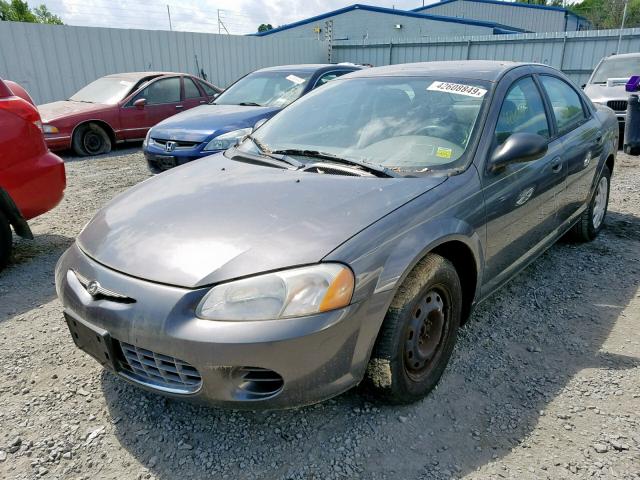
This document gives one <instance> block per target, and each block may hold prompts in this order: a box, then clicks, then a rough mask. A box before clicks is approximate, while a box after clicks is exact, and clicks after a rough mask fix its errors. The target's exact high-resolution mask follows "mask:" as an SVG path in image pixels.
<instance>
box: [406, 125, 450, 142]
mask: <svg viewBox="0 0 640 480" xmlns="http://www.w3.org/2000/svg"><path fill="white" fill-rule="evenodd" d="M415 134H416V135H426V136H428V137H438V138H442V139H444V140H449V137H451V127H443V126H442V125H425V126H424V127H422V128H421V129H420V130H418V131H417V132H416V133H415Z"/></svg>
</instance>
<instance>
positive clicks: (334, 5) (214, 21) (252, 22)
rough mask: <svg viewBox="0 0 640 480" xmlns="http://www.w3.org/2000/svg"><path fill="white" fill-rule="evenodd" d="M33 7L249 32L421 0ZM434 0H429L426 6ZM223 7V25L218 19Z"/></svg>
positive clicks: (140, 1) (93, 20)
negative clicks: (350, 9) (357, 7)
mask: <svg viewBox="0 0 640 480" xmlns="http://www.w3.org/2000/svg"><path fill="white" fill-rule="evenodd" d="M28 2H29V4H30V5H31V6H32V7H33V6H36V5H39V4H40V3H44V4H45V5H46V6H47V7H48V8H49V10H51V11H52V12H53V13H55V14H56V15H58V16H59V17H61V18H62V21H63V22H64V23H66V24H68V25H85V26H91V27H120V28H143V29H149V30H159V29H163V30H168V29H169V15H168V13H167V5H169V11H170V14H171V23H172V27H173V29H174V30H181V31H192V32H210V33H218V29H219V28H220V30H221V33H227V32H226V31H225V29H224V27H226V29H227V31H228V33H232V34H246V33H254V32H255V31H256V30H257V28H258V25H260V24H261V23H271V24H272V25H273V26H274V27H277V26H278V25H284V24H286V23H291V22H296V21H298V20H302V19H305V18H308V17H312V16H314V15H319V14H321V13H325V12H328V11H331V10H336V9H338V8H343V7H346V6H348V5H352V4H353V3H364V4H367V5H376V6H380V7H387V8H392V7H394V6H395V8H398V9H404V10H407V9H412V8H416V7H419V6H421V5H422V3H423V2H422V0H389V1H376V0H369V1H364V0H360V2H358V0H353V1H349V0H342V1H340V0H89V1H87V0H28ZM435 2H436V0H425V2H424V3H425V4H427V5H428V4H430V3H435ZM218 10H220V18H221V23H222V24H223V25H224V27H223V26H222V25H220V26H219V23H218Z"/></svg>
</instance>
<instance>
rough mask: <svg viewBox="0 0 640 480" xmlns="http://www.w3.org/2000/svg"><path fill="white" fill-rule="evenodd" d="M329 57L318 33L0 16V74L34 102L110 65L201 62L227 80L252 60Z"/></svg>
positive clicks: (134, 67)
mask: <svg viewBox="0 0 640 480" xmlns="http://www.w3.org/2000/svg"><path fill="white" fill-rule="evenodd" d="M326 61H327V45H326V44H325V43H324V42H320V41H317V40H300V39H296V40H291V39H285V38H277V37H274V38H259V37H250V36H236V35H217V34H208V33H188V32H167V31H151V30H124V29H115V28H95V27H72V26H57V25H38V24H31V23H14V22H0V77H2V78H7V79H11V80H14V81H17V82H18V83H20V84H22V85H23V86H24V87H25V88H26V89H27V90H28V91H29V93H30V94H31V95H32V96H33V97H34V100H35V101H36V102H37V103H45V102H50V101H53V100H62V99H65V98H68V97H69V96H70V95H72V94H73V93H74V92H75V91H77V90H78V89H80V88H81V87H82V86H84V85H86V84H87V83H89V82H91V81H93V80H95V79H96V78H98V77H101V76H103V75H107V74H110V73H117V72H133V71H147V70H163V71H176V72H185V73H192V74H196V75H197V74H199V72H200V70H202V71H203V72H204V73H205V74H206V75H207V78H208V80H209V81H211V82H213V83H214V84H217V85H220V86H222V87H225V86H227V85H228V84H230V83H231V82H233V81H234V80H236V79H237V78H238V77H240V76H241V75H244V74H246V73H248V72H250V71H252V70H255V69H256V68H261V67H267V66H273V65H284V64H295V63H324V62H326Z"/></svg>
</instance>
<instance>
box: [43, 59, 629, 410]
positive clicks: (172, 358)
mask: <svg viewBox="0 0 640 480" xmlns="http://www.w3.org/2000/svg"><path fill="white" fill-rule="evenodd" d="M617 136H618V129H617V122H616V118H615V116H614V114H613V112H611V110H609V109H608V108H606V107H602V108H601V107H599V106H594V104H593V103H591V101H590V100H589V99H588V98H587V97H586V96H585V95H584V94H583V93H582V92H581V91H580V90H579V89H577V88H576V87H575V86H574V85H573V84H571V82H570V81H568V80H567V78H566V77H564V76H563V75H562V74H561V73H559V72H558V71H556V70H554V69H551V68H549V67H545V66H540V65H528V64H517V63H500V62H435V63H422V64H410V65H398V66H390V67H381V68H372V69H369V70H363V71H359V72H357V73H353V74H349V75H346V76H344V77H342V78H340V79H337V80H335V81H333V82H331V83H329V84H327V85H326V86H324V87H323V88H321V89H318V90H316V91H314V92H312V93H310V94H309V95H307V96H305V97H303V98H302V99H300V100H299V101H297V102H295V103H293V104H292V105H291V106H289V107H287V108H286V109H284V110H283V111H282V112H280V113H279V114H278V115H276V116H275V117H274V118H272V119H271V120H269V121H268V122H267V123H266V124H264V125H263V126H261V127H260V128H258V129H257V130H256V131H254V133H253V134H252V135H250V136H248V137H246V138H245V139H244V140H243V141H242V142H241V143H240V144H239V145H237V146H236V147H234V148H231V149H230V150H227V151H226V152H224V153H221V154H218V155H214V156H210V157H206V158H204V159H202V160H198V161H196V162H193V163H191V164H188V165H185V166H183V167H179V168H176V169H174V170H172V171H170V172H168V173H166V174H163V175H160V176H158V177H156V178H153V179H150V180H147V181H145V182H143V183H141V184H139V185H137V186H136V187H134V188H132V189H130V190H129V191H127V192H125V193H124V194H122V195H120V196H119V197H117V198H116V199H115V200H113V201H112V202H111V203H110V204H109V205H107V206H106V207H105V208H104V209H102V210H101V211H100V212H98V214H97V215H96V216H95V217H94V218H93V220H92V221H91V222H90V223H89V224H88V225H87V226H86V227H85V228H84V230H83V231H82V233H81V234H80V236H79V237H78V239H77V241H76V242H75V244H74V245H73V246H72V247H71V248H70V249H69V250H68V251H67V252H66V253H65V254H64V255H63V256H62V258H61V259H60V261H59V263H58V265H57V268H56V286H57V291H58V295H59V296H60V299H61V300H62V304H63V305H64V315H65V317H66V321H67V324H68V326H69V329H70V331H71V334H72V336H73V339H74V341H75V343H76V344H77V346H78V347H80V348H82V349H83V350H85V351H86V352H87V353H89V354H90V355H92V356H93V357H95V358H96V359H97V360H98V361H99V362H100V363H101V364H102V365H104V366H105V367H106V368H108V369H109V370H111V371H113V372H115V373H116V374H117V375H119V376H120V377H122V378H124V379H126V380H128V381H130V382H133V383H135V384H137V385H140V386H142V387H144V388H147V389H149V390H151V391H154V392H159V393H163V394H166V395H169V396H172V397H175V398H183V399H193V400H200V401H205V402H208V403H210V404H216V405H222V406H228V407H234V408H285V407H291V406H296V405H304V404H310V403H314V402H318V401H322V400H324V399H327V398H329V397H332V396H334V395H337V394H339V393H341V392H344V391H345V390H348V389H350V388H351V387H353V386H354V385H357V384H359V383H360V382H363V381H364V382H365V383H366V384H367V386H368V387H369V388H370V389H371V390H372V391H373V392H374V393H375V394H376V395H377V396H378V397H379V398H381V399H384V400H386V401H389V402H393V403H406V402H412V401H415V400H417V399H420V398H421V397H423V396H424V395H425V394H427V393H428V392H429V391H430V390H431V389H432V388H433V387H434V386H435V385H436V383H437V382H438V380H439V379H440V377H441V375H442V373H443V371H444V369H445V367H446V365H447V363H448V361H449V358H450V357H451V354H452V351H453V347H454V344H455V341H456V335H457V333H458V329H459V327H460V325H461V324H462V323H464V321H465V320H466V319H467V318H469V315H470V313H471V312H472V310H473V308H474V306H475V305H477V304H478V303H479V302H481V301H483V300H484V299H486V298H487V297H488V296H489V295H490V294H491V293H492V292H494V291H495V290H497V289H498V288H500V287H501V286H502V285H504V283H505V282H507V281H508V280H509V279H511V278H513V276H514V275H516V274H517V273H518V272H519V271H521V270H522V269H523V268H524V267H525V266H526V265H527V264H528V263H530V262H531V261H533V260H534V259H535V258H536V257H537V256H538V255H540V254H541V253H542V252H543V251H544V250H545V249H546V248H548V247H549V246H551V245H552V244H553V243H554V242H555V241H556V240H557V239H558V238H560V237H561V236H563V235H565V234H569V235H571V236H572V237H573V238H574V239H576V240H578V241H587V240H591V239H593V238H594V237H595V236H596V235H597V234H598V232H599V231H600V229H601V228H602V225H603V221H604V218H605V214H606V211H607V202H608V195H609V180H610V176H611V172H612V171H613V169H614V162H615V155H616V146H617V141H618V139H617Z"/></svg>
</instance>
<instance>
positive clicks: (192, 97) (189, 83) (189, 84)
mask: <svg viewBox="0 0 640 480" xmlns="http://www.w3.org/2000/svg"><path fill="white" fill-rule="evenodd" d="M182 84H183V92H184V97H183V98H184V99H183V102H182V104H183V105H184V110H188V109H189V108H193V107H197V106H198V105H204V104H205V103H207V97H206V96H205V95H204V93H203V92H201V91H200V89H199V88H198V86H197V85H196V82H194V81H193V79H192V78H191V77H182Z"/></svg>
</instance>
